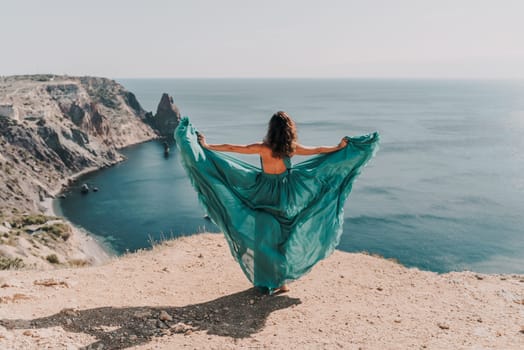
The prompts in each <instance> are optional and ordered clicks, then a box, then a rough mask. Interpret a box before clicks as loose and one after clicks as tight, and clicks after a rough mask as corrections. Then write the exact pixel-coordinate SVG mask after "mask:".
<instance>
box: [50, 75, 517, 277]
mask: <svg viewBox="0 0 524 350" xmlns="http://www.w3.org/2000/svg"><path fill="white" fill-rule="evenodd" d="M119 82H121V83H122V84H123V85H124V86H125V87H126V88H128V89H129V90H131V91H133V92H134V93H135V94H136V95H137V97H138V99H139V101H140V102H141V104H142V106H143V107H144V108H145V109H146V110H153V111H155V110H156V106H157V103H158V101H159V99H160V96H161V94H162V93H163V92H167V93H169V94H171V95H173V97H174V100H175V103H176V104H177V105H178V107H179V108H180V110H181V112H182V114H184V115H189V116H190V117H191V119H192V122H193V124H195V125H196V126H197V127H198V128H199V129H200V130H201V131H203V132H204V133H205V134H206V136H207V139H208V142H210V143H223V142H229V143H247V142H254V141H259V140H261V139H262V137H263V136H264V133H265V130H266V124H267V121H268V119H269V117H270V116H271V114H272V113H273V112H274V111H276V110H285V111H287V112H288V113H290V114H291V116H292V117H293V118H294V119H295V120H296V122H297V124H298V131H299V140H300V142H301V143H303V144H306V145H333V144H336V143H338V142H339V140H340V138H341V137H342V136H344V135H359V134H364V133H369V132H372V131H375V130H378V131H379V132H380V134H381V136H382V143H381V148H380V150H379V152H378V153H377V156H376V157H375V158H374V159H373V160H372V161H371V162H370V164H369V165H368V167H367V168H365V169H364V171H363V173H362V175H361V177H360V178H359V179H358V180H357V181H356V183H355V186H354V189H353V192H352V194H351V195H350V197H349V199H348V201H347V203H346V206H345V217H346V219H345V226H344V235H343V238H342V241H341V244H340V246H339V248H340V249H341V250H345V251H368V252H372V253H378V254H381V255H383V256H385V257H388V258H395V259H398V260H399V261H400V262H401V263H403V264H405V265H408V266H416V267H419V268H421V269H427V270H432V271H438V272H445V271H450V270H464V269H470V270H474V271H480V272H506V273H524V217H523V216H524V155H523V151H524V82H522V81H466V80H457V81H454V80H378V79H377V80H351V79H347V80H346V79H339V80H337V79H331V80H330V79H325V80H323V79H154V80H151V79H136V80H135V79H133V80H130V79H120V80H119ZM173 149H174V147H173ZM123 152H124V153H125V155H126V156H127V157H128V160H127V161H126V162H123V163H121V164H119V165H117V166H114V167H112V168H108V169H104V170H100V171H98V172H95V173H92V174H89V175H87V176H84V177H83V178H81V179H80V180H79V181H78V183H77V184H76V185H75V186H73V188H72V189H71V191H70V192H68V193H67V197H66V198H65V199H59V200H57V202H56V203H55V205H56V206H57V207H59V209H60V210H61V211H62V213H63V215H65V216H66V217H67V218H68V219H70V220H71V221H72V222H73V223H75V224H77V225H78V226H81V227H83V228H84V229H86V230H87V231H89V232H92V233H94V234H95V235H98V236H100V237H102V238H103V239H104V240H105V241H106V242H107V243H108V244H110V245H111V246H112V247H113V249H115V250H116V251H117V252H118V253H121V252H124V251H127V250H129V251H133V250H136V249H139V248H144V247H149V246H150V244H151V241H152V240H158V239H161V238H169V237H172V236H178V235H182V234H192V233H195V232H202V231H212V232H216V231H217V229H216V227H214V225H213V224H212V223H211V222H209V221H207V220H206V219H204V218H203V214H204V213H203V211H202V209H201V208H200V207H199V205H198V203H197V199H196V195H195V193H194V191H193V189H192V188H191V186H190V184H189V181H188V179H187V177H186V175H185V173H184V171H183V169H182V167H181V165H180V163H179V159H178V154H177V153H176V152H173V153H172V154H171V156H170V157H168V158H165V157H164V155H163V152H162V145H161V144H160V142H158V141H154V142H149V143H145V144H141V145H138V146H134V147H130V148H128V149H125V150H124V151H123ZM241 158H243V159H244V160H247V161H249V162H252V163H254V164H256V163H257V162H258V158H257V157H251V156H242V157H241ZM294 161H295V162H297V161H300V159H294ZM81 183H88V184H90V185H93V186H97V187H98V188H99V189H100V191H99V192H97V193H89V194H88V195H80V194H79V190H78V187H79V186H80V184H81Z"/></svg>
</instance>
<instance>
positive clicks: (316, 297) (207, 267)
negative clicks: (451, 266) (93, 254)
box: [0, 234, 524, 349]
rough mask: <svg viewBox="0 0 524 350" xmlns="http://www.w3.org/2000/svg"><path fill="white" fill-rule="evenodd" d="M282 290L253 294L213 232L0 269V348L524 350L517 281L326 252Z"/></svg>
mask: <svg viewBox="0 0 524 350" xmlns="http://www.w3.org/2000/svg"><path fill="white" fill-rule="evenodd" d="M290 287H291V291H290V292H289V293H286V294H281V295H277V296H266V295H262V294H260V293H258V292H257V291H256V290H254V289H253V288H251V285H250V284H249V282H248V281H247V280H246V278H245V277H244V276H243V274H242V272H241V270H240V268H239V266H238V265H237V264H236V262H235V261H234V260H233V258H232V257H231V256H230V253H229V248H228V247H227V243H226V242H225V240H224V238H223V237H222V236H221V235H214V234H201V235H196V236H191V237H184V238H181V239H177V240H174V241H169V242H167V243H165V244H163V245H161V246H158V247H155V248H154V249H153V250H152V251H142V252H138V253H135V254H130V255H127V256H124V257H121V258H113V259H112V260H111V261H110V262H109V263H107V264H105V265H101V266H94V267H86V268H76V269H62V270H48V271H36V270H27V271H0V349H76V348H86V349H101V348H103V349H124V348H136V349H185V348H187V349H233V348H243V349H246V348H247V349H249V348H268V349H288V348H293V349H294V348H299V349H338V348H341V349H524V276H519V275H480V274H475V273H471V272H461V273H449V274H442V275H438V274H436V273H432V272H425V271H419V270H417V269H407V268H405V267H403V266H401V265H398V264H396V263H394V262H391V261H388V260H385V259H382V258H377V257H372V256H368V255H364V254H350V253H344V252H340V251H336V252H335V253H334V254H333V255H332V256H331V257H330V258H328V259H326V260H324V261H322V262H320V263H319V264H318V265H317V266H316V267H315V268H314V269H313V271H312V272H311V273H310V274H308V275H307V276H304V277H303V278H302V279H300V280H298V281H296V282H294V283H292V284H291V285H290Z"/></svg>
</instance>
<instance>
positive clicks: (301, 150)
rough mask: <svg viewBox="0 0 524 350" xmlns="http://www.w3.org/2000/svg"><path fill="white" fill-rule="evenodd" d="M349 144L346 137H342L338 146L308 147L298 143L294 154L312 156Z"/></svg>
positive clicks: (336, 149)
mask: <svg viewBox="0 0 524 350" xmlns="http://www.w3.org/2000/svg"><path fill="white" fill-rule="evenodd" d="M347 144H348V141H347V139H346V138H345V137H343V138H342V140H341V141H340V143H339V144H338V145H336V146H331V147H330V146H319V147H308V146H302V145H301V144H297V145H296V148H295V153H294V155H298V156H311V155H315V154H321V153H331V152H335V151H338V150H340V149H342V148H344V147H346V145H347Z"/></svg>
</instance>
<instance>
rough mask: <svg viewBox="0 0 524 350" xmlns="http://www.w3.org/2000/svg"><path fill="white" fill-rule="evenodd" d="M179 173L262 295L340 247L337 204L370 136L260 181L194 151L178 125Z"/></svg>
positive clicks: (186, 130)
mask: <svg viewBox="0 0 524 350" xmlns="http://www.w3.org/2000/svg"><path fill="white" fill-rule="evenodd" d="M175 140H176V144H177V148H178V150H179V152H180V158H181V161H182V165H183V167H184V168H185V170H186V172H187V175H188V177H189V179H190V180H191V183H192V184H193V186H194V188H195V190H196V192H197V194H198V198H199V201H200V203H201V204H202V206H203V207H204V210H205V211H206V212H207V215H208V216H209V217H210V218H211V220H212V221H213V222H214V223H215V224H216V225H217V226H218V228H219V229H220V230H221V231H222V232H223V233H224V235H225V237H226V239H227V242H228V244H229V248H230V250H231V253H232V255H233V257H234V258H235V259H236V261H237V262H238V263H239V264H240V266H241V268H242V270H243V271H244V273H245V275H246V276H247V278H248V279H249V280H250V281H251V283H253V284H254V285H255V286H257V287H261V288H267V289H268V290H269V291H270V292H271V291H273V290H275V289H276V288H278V287H280V286H282V285H283V284H285V283H287V282H290V281H292V280H295V279H297V278H299V277H301V276H302V275H304V274H305V273H307V272H308V271H309V270H311V268H312V267H313V266H314V265H315V264H316V263H317V262H318V261H320V260H321V259H324V258H326V257H327V256H329V255H330V254H331V253H332V252H333V250H334V249H335V247H336V246H337V245H338V243H339V241H340V236H341V234H342V225H343V223H344V202H345V200H346V198H347V196H348V195H349V193H350V192H351V188H352V184H353V181H354V180H355V178H356V177H357V176H358V175H359V174H360V171H361V169H362V168H363V167H364V166H365V165H366V163H367V162H368V161H369V160H370V159H371V158H372V157H373V155H374V154H375V152H376V150H377V149H378V142H379V134H378V133H377V132H375V133H372V134H369V135H364V136H359V137H347V140H348V144H347V146H346V147H345V148H343V149H341V150H339V151H336V152H332V153H327V154H322V155H318V156H315V157H312V158H310V159H308V160H306V161H303V162H301V163H298V164H296V165H293V166H292V165H291V162H290V161H289V159H286V160H285V161H286V166H287V171H285V172H284V173H282V174H267V173H265V172H264V171H263V170H262V169H261V168H258V167H256V166H253V165H251V164H249V163H246V162H244V161H242V160H240V159H237V158H235V157H232V156H230V155H229V154H226V153H222V152H216V151H211V150H208V149H205V148H203V147H202V146H200V144H199V142H198V138H197V129H196V128H195V127H194V126H193V125H192V124H191V123H190V121H189V119H188V118H187V117H184V118H183V119H182V120H181V121H180V124H179V125H178V127H177V129H176V130H175Z"/></svg>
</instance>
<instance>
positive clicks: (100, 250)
mask: <svg viewBox="0 0 524 350" xmlns="http://www.w3.org/2000/svg"><path fill="white" fill-rule="evenodd" d="M117 163H118V162H117ZM117 163H114V164H117ZM114 164H111V166H112V165H114ZM100 169H102V168H99V167H89V168H86V169H83V170H81V171H79V172H77V173H74V174H72V175H71V176H68V177H66V178H64V179H63V180H62V181H61V182H60V184H59V185H57V186H56V187H55V188H54V189H52V190H51V191H50V193H49V196H48V197H46V198H45V199H44V200H43V201H41V202H40V203H39V204H38V205H39V209H40V210H41V211H42V212H43V213H44V214H45V215H49V216H55V217H58V218H60V219H61V220H63V221H64V222H65V223H67V224H68V225H69V226H71V229H72V234H71V237H70V238H69V241H70V244H71V246H72V248H74V249H75V250H76V251H79V252H81V253H83V254H84V255H85V257H86V258H88V260H89V261H90V262H91V264H92V265H101V264H104V263H106V262H108V261H110V260H111V258H112V257H114V256H116V254H115V253H114V252H112V251H111V249H110V247H108V246H107V245H105V244H104V243H103V242H101V241H100V240H99V239H97V238H96V236H95V235H94V234H91V233H89V232H87V231H86V230H84V229H82V228H80V227H78V226H76V225H75V224H74V223H72V222H71V221H69V220H67V218H66V217H65V216H63V215H62V213H59V212H57V210H56V208H55V206H54V201H55V200H56V196H58V195H59V194H60V193H61V192H62V191H63V190H64V189H65V188H66V187H67V186H68V185H69V184H71V183H72V182H74V181H76V180H77V179H78V178H79V177H81V176H82V175H85V174H88V173H91V172H94V171H97V170H100Z"/></svg>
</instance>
